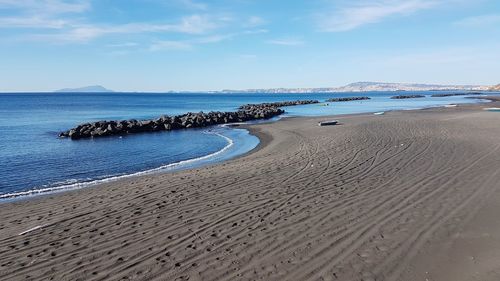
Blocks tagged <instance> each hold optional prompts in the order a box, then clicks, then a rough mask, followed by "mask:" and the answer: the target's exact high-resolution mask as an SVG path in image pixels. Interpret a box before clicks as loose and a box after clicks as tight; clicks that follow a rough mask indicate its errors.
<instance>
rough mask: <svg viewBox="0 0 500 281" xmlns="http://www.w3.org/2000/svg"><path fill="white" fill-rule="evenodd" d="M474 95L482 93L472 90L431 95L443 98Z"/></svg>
mask: <svg viewBox="0 0 500 281" xmlns="http://www.w3.org/2000/svg"><path fill="white" fill-rule="evenodd" d="M475 95H482V93H479V92H472V93H444V94H434V95H432V96H431V97H433V98H444V97H455V96H475Z"/></svg>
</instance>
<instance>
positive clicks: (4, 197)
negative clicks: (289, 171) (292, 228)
mask: <svg viewBox="0 0 500 281" xmlns="http://www.w3.org/2000/svg"><path fill="white" fill-rule="evenodd" d="M470 99H478V100H485V102H484V103H487V102H495V101H498V97H495V96H477V97H470ZM481 104H482V103H463V104H458V105H457V106H458V107H471V106H476V105H481ZM433 108H446V105H436V106H430V107H424V108H416V109H396V110H387V111H383V112H384V114H386V113H389V112H398V111H403V112H404V111H419V110H428V109H433ZM376 113H377V112H363V113H351V114H338V115H325V116H287V117H279V118H278V119H277V120H273V119H274V118H271V119H269V120H261V121H259V122H258V123H255V124H252V123H247V122H245V123H235V124H231V123H229V124H223V125H216V126H221V127H229V128H231V127H233V126H232V125H237V127H234V128H236V129H238V128H240V129H243V130H246V131H248V132H249V134H250V135H253V136H255V137H257V138H258V139H259V143H258V144H257V146H256V147H254V148H253V149H251V150H249V151H247V152H245V153H242V154H238V155H236V156H232V157H229V158H228V159H224V160H220V161H216V162H213V163H210V162H208V163H203V162H202V161H204V160H207V161H210V158H212V156H214V155H219V154H220V153H221V152H223V151H224V150H226V147H224V148H223V149H221V150H220V151H216V152H214V153H211V154H208V155H205V156H201V157H198V158H194V159H187V160H182V161H179V162H175V163H170V164H167V165H162V166H160V167H157V168H152V169H148V170H144V171H137V172H132V173H127V174H123V175H115V176H109V177H103V178H101V179H95V180H91V181H88V182H75V183H71V184H67V185H61V186H52V187H46V188H40V189H36V188H35V189H31V190H26V191H19V192H14V193H6V194H0V204H5V203H10V202H16V201H24V200H33V199H36V198H37V197H40V196H48V195H57V194H59V193H64V192H72V191H76V190H81V189H87V188H92V187H99V186H100V185H103V184H106V183H113V182H117V181H122V180H129V179H133V178H135V177H143V176H146V177H147V176H154V175H156V174H163V173H175V172H178V171H184V170H192V169H197V168H203V167H210V166H214V165H218V164H221V163H224V162H227V161H231V160H234V159H238V158H241V157H245V156H247V155H250V154H252V153H254V152H256V151H258V150H259V149H261V148H262V147H264V146H265V145H266V143H263V142H264V141H267V142H270V141H271V140H272V136H269V135H263V134H261V133H260V132H259V130H258V129H257V127H256V125H259V124H268V123H271V122H278V121H280V120H282V119H283V118H287V119H293V118H327V119H328V118H342V117H353V116H364V115H366V116H370V115H373V114H376ZM250 122H252V121H250ZM228 125H229V126H228ZM221 137H223V138H225V139H226V140H227V139H229V138H226V137H225V136H222V135H221ZM200 160H201V162H200V163H197V162H199V161H200ZM190 162H193V166H186V167H182V166H181V165H183V164H184V163H190ZM171 166H174V167H177V166H181V167H180V168H178V169H175V168H174V169H173V170H169V169H170V167H171ZM17 194H20V195H17Z"/></svg>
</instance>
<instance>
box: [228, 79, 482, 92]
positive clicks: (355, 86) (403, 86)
mask: <svg viewBox="0 0 500 281" xmlns="http://www.w3.org/2000/svg"><path fill="white" fill-rule="evenodd" d="M489 88H490V87H489V86H480V85H432V84H412V83H383V82H356V83H352V84H349V85H347V86H343V87H337V88H334V87H331V88H328V87H327V88H274V89H249V90H223V91H222V92H226V93H268V94H279V93H340V92H388V91H390V92H396V91H414V92H418V91H487V90H488V89H489Z"/></svg>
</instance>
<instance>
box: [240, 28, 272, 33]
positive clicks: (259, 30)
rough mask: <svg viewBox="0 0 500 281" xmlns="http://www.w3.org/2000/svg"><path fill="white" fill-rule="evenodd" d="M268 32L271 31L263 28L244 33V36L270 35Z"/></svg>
mask: <svg viewBox="0 0 500 281" xmlns="http://www.w3.org/2000/svg"><path fill="white" fill-rule="evenodd" d="M268 32H269V30H267V29H263V28H261V29H251V30H245V31H243V33H244V34H261V33H268Z"/></svg>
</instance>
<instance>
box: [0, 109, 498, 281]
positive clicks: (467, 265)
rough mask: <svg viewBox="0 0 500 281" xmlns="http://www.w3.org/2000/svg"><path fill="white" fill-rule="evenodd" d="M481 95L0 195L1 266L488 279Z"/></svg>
mask: <svg viewBox="0 0 500 281" xmlns="http://www.w3.org/2000/svg"><path fill="white" fill-rule="evenodd" d="M495 106H496V107H498V104H495V103H494V104H488V105H475V106H458V107H455V108H445V109H427V110H419V111H405V112H401V111H399V112H389V113H386V114H385V115H378V116H376V115H372V114H363V115H354V116H343V117H340V118H339V117H336V118H335V119H339V120H340V121H341V125H338V126H330V127H319V126H317V123H318V121H325V120H329V119H331V118H325V117H321V118H287V119H284V120H281V121H279V122H275V123H271V124H261V125H255V126H252V127H251V130H252V131H254V133H256V134H257V135H259V137H260V138H261V140H262V143H261V145H260V146H259V148H258V149H257V150H256V151H254V152H252V153H250V154H248V155H245V156H243V157H240V158H238V159H235V160H231V161H228V162H225V163H221V164H217V165H213V166H208V167H204V168H199V169H194V170H189V171H181V172H176V173H171V174H162V175H153V176H145V177H138V178H133V179H126V180H122V181H119V182H114V183H109V184H103V185H101V186H98V187H93V188H87V189H83V190H77V191H70V192H65V193H61V194H53V195H47V196H43V197H38V198H34V199H31V200H23V201H19V202H13V203H4V204H0V215H1V218H2V219H1V220H0V276H1V278H0V279H2V280H365V281H368V280H431V281H433V280H481V281H488V280H500V217H499V216H498V214H499V213H500V141H499V140H500V126H499V124H500V123H499V121H500V113H498V112H487V111H484V110H481V108H482V107H495ZM23 232H24V233H23ZM20 233H23V234H22V235H19V234H20Z"/></svg>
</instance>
